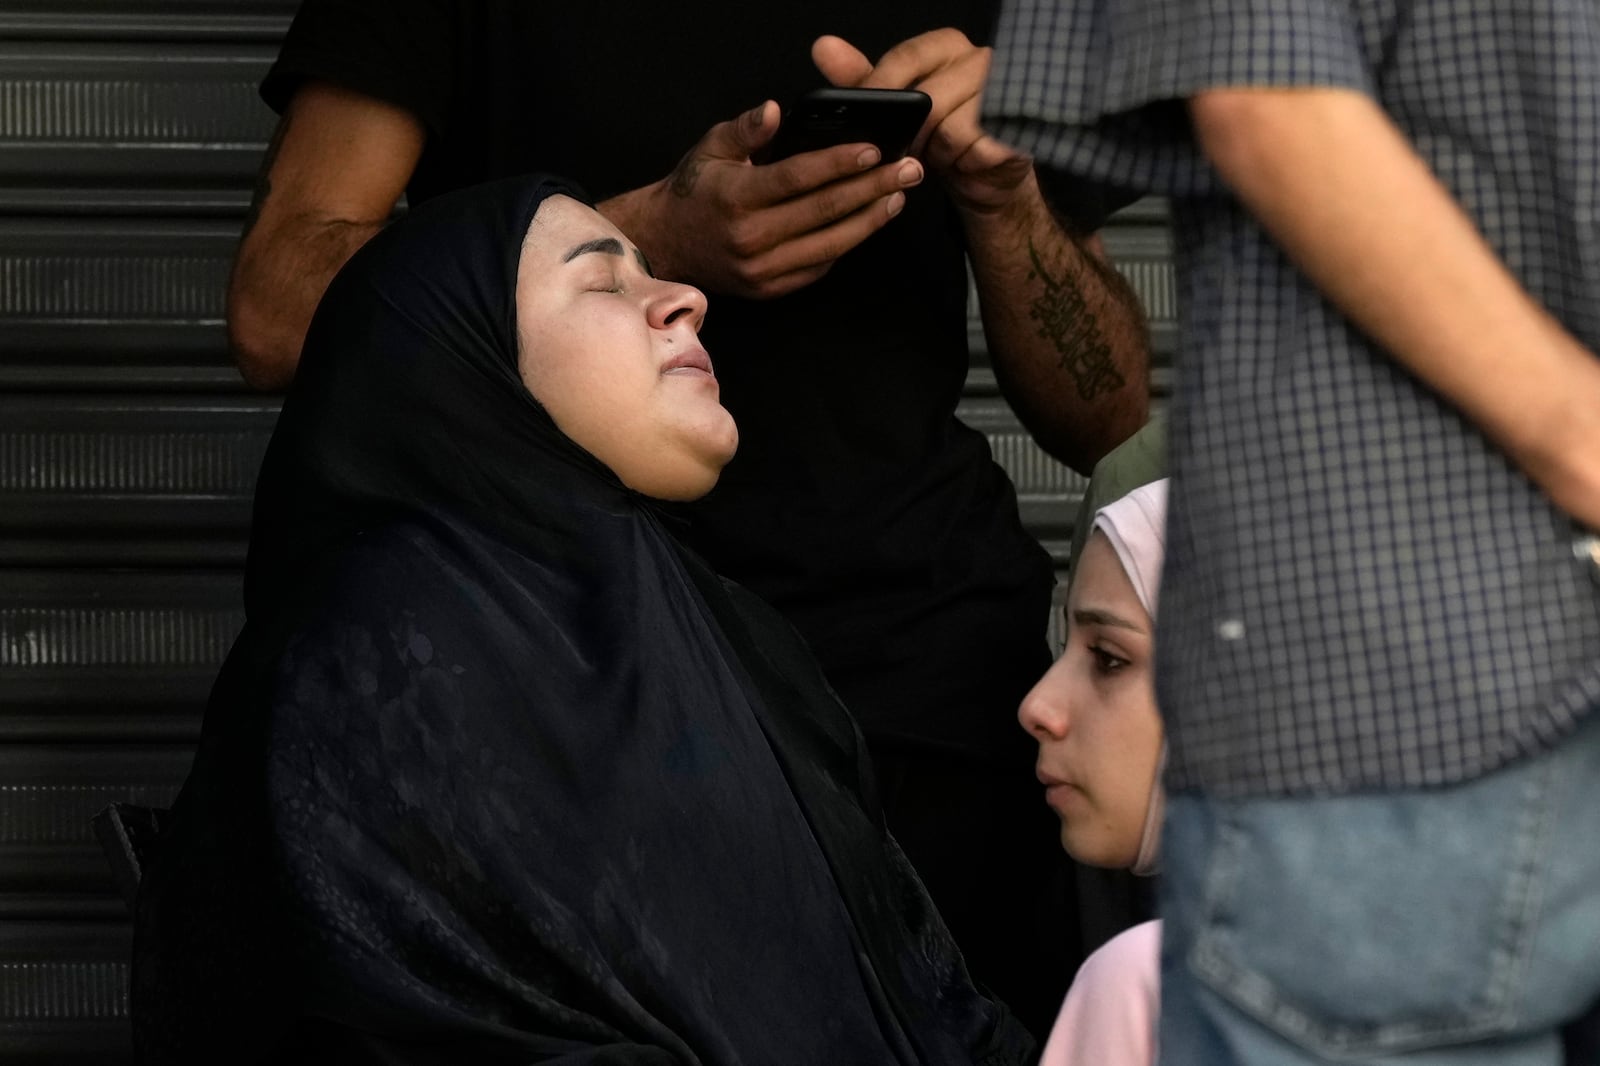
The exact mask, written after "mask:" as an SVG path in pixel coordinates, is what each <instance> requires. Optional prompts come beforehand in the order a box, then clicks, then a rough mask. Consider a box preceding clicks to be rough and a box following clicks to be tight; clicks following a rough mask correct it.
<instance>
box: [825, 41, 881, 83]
mask: <svg viewBox="0 0 1600 1066" xmlns="http://www.w3.org/2000/svg"><path fill="white" fill-rule="evenodd" d="M811 62H812V63H814V64H816V67H817V69H818V70H819V71H821V72H822V76H823V77H824V78H827V79H828V81H829V82H830V83H832V84H834V85H840V86H845V87H853V86H857V85H861V84H862V83H863V82H864V81H865V80H866V79H867V77H868V76H869V75H871V74H872V61H871V60H870V59H868V58H867V57H866V56H865V55H863V54H862V52H861V50H860V49H859V48H857V47H856V46H855V45H853V44H851V43H850V42H849V41H847V40H845V39H844V38H843V37H835V36H833V35H831V34H825V35H823V36H821V37H818V38H817V39H816V40H815V41H813V42H812V44H811Z"/></svg>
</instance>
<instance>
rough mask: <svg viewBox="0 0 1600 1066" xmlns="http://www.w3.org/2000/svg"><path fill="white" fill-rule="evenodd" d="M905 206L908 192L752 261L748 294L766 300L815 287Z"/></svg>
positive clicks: (873, 202) (844, 217)
mask: <svg viewBox="0 0 1600 1066" xmlns="http://www.w3.org/2000/svg"><path fill="white" fill-rule="evenodd" d="M904 207H905V193H903V192H896V193H894V194H892V195H890V196H888V197H886V198H884V199H880V200H874V201H872V202H870V203H868V204H866V205H864V206H862V207H861V208H859V209H857V210H856V211H854V212H851V213H850V214H847V215H845V216H843V217H842V218H839V219H837V220H836V221H834V222H833V223H831V224H829V225H826V226H824V227H822V228H821V229H817V230H813V231H811V232H810V233H806V234H805V235H803V236H800V237H797V238H795V239H793V240H790V241H785V242H784V243H782V244H780V245H778V246H777V247H775V248H772V249H771V250H769V251H768V252H766V253H765V254H764V255H762V256H759V257H757V258H755V259H752V260H749V261H748V262H747V264H746V267H745V271H744V272H745V274H746V278H745V283H746V289H747V291H748V292H749V293H750V295H752V296H755V297H757V298H761V299H766V298H770V297H773V296H781V295H783V294H784V293H787V292H793V291H794V290H795V289H799V288H802V287H803V286H805V285H809V284H811V283H812V282H813V281H816V280H817V279H818V278H820V277H822V275H823V274H826V273H827V272H828V270H829V268H831V267H832V266H833V264H834V262H835V261H836V260H837V259H839V257H841V256H843V255H844V254H845V253H846V252H848V251H850V250H851V249H852V248H854V247H856V246H857V245H858V244H860V243H861V242H862V241H864V240H866V239H867V238H868V237H870V236H872V235H873V234H874V233H876V232H877V231H878V230H880V229H882V228H883V227H884V226H885V225H886V224H887V223H888V222H889V220H890V219H892V218H894V217H895V216H896V215H898V214H899V213H900V211H901V210H902V209H903V208H904Z"/></svg>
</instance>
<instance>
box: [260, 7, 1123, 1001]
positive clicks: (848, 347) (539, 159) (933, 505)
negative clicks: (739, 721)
mask: <svg viewBox="0 0 1600 1066" xmlns="http://www.w3.org/2000/svg"><path fill="white" fill-rule="evenodd" d="M992 17H993V10H992V5H991V4H990V3H988V2H987V0H981V2H980V0H937V2H929V3H926V4H921V5H916V7H915V9H914V11H912V12H911V13H910V14H907V13H904V12H898V11H897V12H892V13H891V12H888V11H883V10H878V9H877V6H876V5H873V4H870V3H862V2H860V0H809V2H805V3H795V4H779V5H776V6H774V5H763V6H761V7H759V8H757V7H755V6H752V5H747V4H739V3H733V2H731V0H708V2H702V3H698V4H688V5H686V4H675V5H666V4H662V5H629V6H628V7H627V8H625V9H620V10H619V9H617V8H615V7H610V6H602V5H571V6H569V7H568V8H566V9H563V10H550V8H549V6H548V5H534V4H528V3H519V2H515V0H475V2H466V0H458V2H451V0H400V2H396V0H385V2H382V3H379V2H378V0H306V2H305V3H304V4H303V6H302V8H301V10H300V12H299V14H298V15H297V17H296V20H295V23H294V26H293V27H292V28H291V30H290V33H289V36H288V38H287V39H286V41H285V43H284V47H283V51H282V53H281V54H280V57H279V60H278V63H277V64H276V65H275V66H274V67H273V69H272V71H271V73H270V74H269V75H268V78H267V80H266V82H265V83H264V84H263V86H262V92H263V95H264V96H265V98H266V99H267V100H268V102H269V103H271V104H272V105H273V106H274V107H275V108H277V109H278V110H279V111H280V112H281V113H282V115H283V119H282V121H281V123H280V125H279V128H278V131H277V134H276V135H275V137H274V140H273V145H272V148H271V150H270V152H269V155H268V158H267V159H266V161H265V162H264V164H263V168H262V179H261V183H260V186H259V189H258V195H257V198H256V203H255V205H254V208H253V211H252V218H251V221H250V223H249V225H248V227H247V230H246V233H245V236H244V240H243V243H242V245H241V248H240V252H239V257H238V260H237V262H236V265H235V271H234V277H233V281H232V284H231V287H230V292H229V329H230V338H231V340H232V343H233V344H234V347H235V351H236V353H237V356H238V358H239V361H240V366H241V370H242V371H243V372H244V374H245V376H246V378H247V379H249V380H250V381H251V382H252V383H254V384H257V385H260V386H264V387H282V386H283V385H285V384H287V382H288V381H289V379H290V378H291V377H292V375H293V368H294V363H295V361H296V359H297V358H298V353H299V346H300V341H301V338H302V337H303V336H304V332H305V327H306V324H307V323H308V322H309V319H310V315H311V311H312V309H313V308H314V307H315V305H316V302H317V300H318V299H319V298H320V296H321V293H322V291H323V288H324V287H325V286H326V284H327V281H328V279H329V278H331V276H332V275H333V273H334V272H335V271H336V270H337V269H338V268H339V266H341V265H342V264H343V262H344V261H345V259H346V258H348V256H349V255H350V254H351V253H352V252H353V251H354V250H355V249H356V248H357V247H359V246H360V245H361V244H362V243H364V242H365V241H366V240H367V239H368V238H369V237H370V236H371V235H372V234H373V233H375V232H376V231H377V230H378V229H379V228H381V226H382V225H383V224H384V221H385V219H386V218H387V217H388V215H389V213H390V211H391V210H392V209H393V206H394V204H395V203H396V201H397V199H398V198H399V196H400V194H401V192H402V191H404V192H406V193H407V194H408V196H409V199H410V200H411V202H413V203H416V202H419V201H421V200H423V199H426V198H427V197H428V196H430V195H433V194H435V193H437V192H440V191H442V190H445V189H449V188H453V187H457V186H460V185H464V184H470V183H473V182H476V181H482V180H487V179H491V178H495V177H499V176H503V175H507V174H512V173H519V172H524V171H529V170H546V171H551V172H555V173H560V174H563V175H566V176H569V177H572V178H574V179H576V180H577V181H579V182H581V183H582V184H583V185H584V186H585V187H586V188H587V189H588V190H589V192H590V193H591V194H593V195H594V196H595V198H596V200H597V202H598V207H599V209H600V211H601V212H602V213H603V214H605V215H607V216H608V217H609V218H611V219H612V220H613V221H614V222H616V223H617V225H618V226H619V227H620V228H621V229H623V231H624V232H626V233H628V234H629V236H630V237H631V238H632V239H633V240H634V241H636V242H637V243H638V245H639V246H640V248H642V249H643V250H644V252H645V253H646V255H647V256H648V257H649V258H650V260H651V263H652V265H653V266H654V268H655V269H656V271H657V272H658V273H660V274H661V275H663V276H669V277H673V278H675V279H679V280H684V281H689V282H692V283H695V284H697V285H699V286H700V287H702V288H704V289H706V290H707V292H708V293H709V294H710V304H711V310H710V315H709V317H708V320H707V325H706V328H705V330H704V331H703V332H702V335H701V336H702V339H703V340H704V342H705V344H706V347H707V349H708V350H709V351H710V352H711V353H712V354H713V356H714V357H715V358H716V360H717V371H718V378H719V380H720V382H721V385H722V396H723V400H724V402H725V403H726V405H727V406H728V407H729V409H730V410H731V411H732V412H733V413H734V415H735V418H736V419H737V421H738V423H739V427H740V436H741V444H740V451H739V454H738V456H737V457H736V458H735V460H734V462H733V463H732V464H731V465H730V466H729V468H728V469H727V471H726V472H725V474H724V477H723V480H722V482H721V483H720V484H719V486H718V488H717V490H716V491H715V492H713V493H712V494H711V496H710V497H708V498H707V499H706V500H704V501H701V502H700V503H698V504H696V505H694V506H693V507H691V508H688V509H687V510H686V512H685V518H686V522H687V525H686V530H687V532H686V534H685V535H686V537H687V539H689V540H690V541H691V543H693V544H694V545H695V546H696V547H697V548H698V549H699V550H700V551H702V552H703V553H704V554H705V555H706V556H707V557H708V558H709V559H710V561H711V562H712V563H713V565H715V566H716V567H717V568H718V569H719V570H721V571H722V572H723V573H725V574H727V575H729V576H730V577H733V578H735V579H736V580H739V581H741V582H742V583H744V584H746V585H748V586H749V587H751V588H753V589H754V590H756V591H757V592H759V593H760V594H761V595H763V596H764V597H766V598H767V599H768V600H770V601H771V602H772V603H774V604H775V605H776V606H777V607H778V608H779V609H780V610H782V611H783V612H784V613H785V614H786V615H787V616H788V617H789V619H790V620H791V621H793V622H794V624H795V625H796V626H797V627H798V628H799V629H800V631H801V632H802V634H803V635H804V636H805V637H806V639H807V641H808V642H809V643H810V645H811V646H812V648H813V650H814V651H815V652H816V654H817V656H818V658H819V660H820V661H821V662H822V665H823V667H824V669H825V671H826V672H827V675H828V677H829V680H830V681H831V682H832V683H833V685H834V686H835V688H836V689H838V691H839V692H840V694H841V696H842V697H843V698H844V700H845V702H846V704H847V705H848V706H849V707H850V708H851V710H852V711H853V712H854V713H855V715H856V716H857V718H858V719H859V720H860V721H861V723H862V727H863V730H864V732H865V733H866V735H867V737H868V739H869V742H870V744H871V746H872V751H873V755H874V759H875V762H876V764H877V768H878V771H879V778H880V784H881V788H882V792H883V798H884V802H885V807H886V809H887V812H888V817H889V822H890V826H891V828H892V829H893V830H894V831H895V833H896V835H897V837H898V838H899V839H900V840H901V842H902V844H903V845H904V847H905V849H906V851H907V853H908V854H909V855H910V856H911V858H912V860H913V862H914V863H915V864H916V865H917V867H918V870H919V872H921V874H922V875H923V877H924V879H925V880H926V881H927V883H928V888H929V890H930V892H931V893H932V895H933V897H934V899H935V901H936V902H937V903H938V904H939V906H940V909H941V911H942V912H943V913H944V914H945V917H946V919H947V920H948V921H949V923H950V925H951V928H952V931H953V932H954V933H955V935H956V938H957V940H958V942H959V943H960V944H961V945H962V947H963V949H964V950H965V951H966V953H967V955H968V959H969V962H970V963H971V965H972V967H973V969H974V971H975V973H976V975H977V976H978V978H979V979H980V980H982V981H985V982H987V983H989V984H991V985H992V986H993V987H994V988H995V990H996V991H997V992H998V993H999V994H1000V995H1001V997H1002V998H1004V999H1006V1000H1007V1001H1008V1002H1009V1003H1011V1004H1012V1006H1013V1007H1014V1008H1016V1009H1017V1010H1018V1012H1019V1014H1021V1015H1022V1017H1023V1019H1024V1021H1026V1022H1027V1023H1029V1024H1030V1025H1031V1026H1032V1027H1034V1028H1035V1029H1036V1030H1037V1031H1041V1032H1042V1031H1043V1029H1044V1028H1046V1027H1048V1024H1049V1021H1050V1018H1051V1016H1052V1015H1053V1011H1054V1008H1055V1006H1056V1005H1057V1004H1058V1003H1059V1001H1060V995H1061V992H1062V990H1063V989H1064V987H1065V984H1066V981H1067V979H1068V978H1069V977H1070V975H1071V973H1072V970H1073V968H1074V967H1075V966H1076V963H1077V961H1078V957H1079V955H1080V945H1078V944H1077V942H1076V937H1075V926H1074V925H1073V922H1072V920H1071V919H1072V916H1071V915H1070V913H1068V912H1067V908H1066V903H1065V901H1057V903H1056V904H1055V905H1054V907H1053V909H1052V908H1050V907H1045V908H1043V909H1041V908H1039V907H1035V906H1033V904H1032V903H1031V902H1030V901H1031V900H1033V898H1034V897H1035V896H1037V895H1039V894H1041V893H1045V892H1047V891H1048V890H1049V884H1050V881H1051V878H1052V877H1053V876H1058V875H1059V873H1060V871H1059V868H1058V866H1057V864H1058V863H1059V861H1060V860H1059V848H1058V846H1057V845H1056V841H1055V832H1054V823H1053V819H1052V818H1051V817H1050V814H1049V811H1048V810H1047V809H1046V808H1045V807H1044V805H1043V803H1042V802H1041V801H1040V797H1039V794H1038V789H1037V786H1036V785H1035V783H1034V782H1033V779H1032V774H1031V770H1030V761H1031V757H1032V756H1031V752H1030V750H1029V745H1028V743H1027V738H1026V737H1025V736H1024V735H1023V734H1022V732H1021V730H1019V729H1018V728H1017V726H1016V722H1015V708H1016V705H1017V702H1018V701H1019V700H1020V698H1021V697H1022V695H1023V693H1025V692H1026V691H1027V689H1028V688H1029V687H1030V685H1031V684H1032V683H1033V681H1034V680H1036V679H1037V677H1038V675H1039V674H1040V673H1042V672H1043V670H1044V668H1045V667H1046V666H1047V665H1048V653H1047V651H1046V647H1045V640H1044V634H1045V625H1046V618H1047V613H1048V605H1049V597H1050V589H1051V584H1052V573H1051V567H1050V563H1049V559H1048V558H1047V557H1046V555H1045V554H1044V553H1043V551H1042V550H1041V549H1040V548H1039V546H1038V545H1037V544H1036V543H1035V542H1034V541H1033V540H1032V539H1031V538H1030V537H1029V536H1028V535H1027V533H1026V531H1025V530H1024V529H1023V528H1022V525H1021V523H1020V521H1019V519H1018V515H1017V509H1016V500H1015V495H1014V493H1013V490H1012V488H1011V486H1010V483H1009V482H1008V481H1007V479H1006V477H1005V475H1004V473H1003V472H1002V471H1001V470H1000V469H999V467H998V466H997V465H996V464H995V463H994V462H993V460H992V458H991V456H990V455H989V452H988V447H987V445H986V443H985V441H984V439H983V438H982V436H981V435H980V434H977V433H975V432H974V431H972V430H971V429H969V428H968V427H966V426H964V425H963V424H962V423H960V422H959V421H958V420H957V419H956V418H955V408H956V404H957V402H958V401H959V399H960V396H961V389H962V383H963V381H964V378H965V375H966V370H967V363H968V352H967V338H966V313H965V300H966V293H967V275H966V270H965V266H964V263H963V253H966V254H967V255H970V258H971V262H972V267H973V276H974V277H975V279H976V281H977V286H978V292H979V296H980V299H981V303H982V312H983V318H984V324H985V332H986V334H987V338H988V347H989V351H990V353H991V358H992V360H993V363H994V367H995V372H996V376H997V378H998V379H999V381H1000V383H1001V385H1002V387H1003V388H1004V389H1005V391H1006V394H1007V396H1008V398H1009V399H1010V401H1011V402H1012V404H1013V406H1014V407H1015V408H1016V409H1017V412H1018V414H1019V416H1020V417H1021V418H1022V419H1023V421H1024V423H1025V424H1026V425H1027V426H1028V428H1029V429H1030V431H1031V432H1033V433H1034V435H1035V436H1036V438H1037V439H1038V440H1039V441H1040V442H1041V444H1042V445H1043V446H1044V447H1045V448H1046V449H1047V450H1049V451H1051V452H1052V454H1055V455H1056V456H1057V457H1058V458H1061V459H1063V460H1064V461H1066V462H1068V463H1069V464H1071V465H1072V466H1074V467H1076V468H1078V469H1081V470H1086V469H1088V468H1089V467H1090V466H1091V465H1092V464H1093V462H1094V460H1095V459H1096V458H1098V457H1099V456H1100V455H1101V454H1103V453H1104V452H1105V451H1107V450H1108V449H1109V448H1110V447H1112V446H1113V445H1115V444H1116V443H1117V442H1118V441H1120V440H1121V439H1123V438H1124V437H1126V436H1127V435H1128V434H1129V433H1131V432H1132V431H1133V430H1134V429H1135V428H1137V426H1138V425H1140V424H1141V423H1142V422H1143V420H1144V415H1145V411H1146V406H1147V345H1146V343H1145V334H1144V330H1143V323H1142V315H1141V313H1140V311H1139V309H1138V306H1137V302H1136V300H1135V299H1134V298H1133V296H1132V294H1131V292H1130V291H1129V290H1128V289H1127V287H1126V285H1125V284H1124V283H1122V281H1121V279H1120V278H1119V277H1118V276H1117V275H1116V273H1115V272H1114V271H1113V270H1111V269H1110V268H1109V267H1108V266H1107V265H1106V264H1105V263H1104V261H1103V258H1102V253H1101V250H1100V248H1099V245H1098V242H1097V241H1096V239H1095V238H1094V237H1093V231H1094V230H1095V229H1096V228H1098V226H1099V224H1100V222H1101V221H1102V219H1103V216H1104V214H1105V211H1106V209H1107V206H1108V205H1106V204H1105V203H1103V202H1102V201H1101V200H1100V198H1099V197H1098V196H1097V195H1095V194H1094V193H1093V192H1092V191H1091V190H1089V189H1075V190H1069V191H1068V192H1067V194H1065V195H1056V196H1052V199H1051V206H1053V207H1054V208H1055V209H1056V211H1054V212H1053V211H1052V209H1051V206H1047V204H1046V201H1045V199H1044V195H1043V193H1042V192H1041V190H1040V187H1039V184H1038V179H1037V178H1036V176H1035V174H1034V172H1033V168H1032V166H1031V164H1030V162H1029V161H1028V160H1026V159H1024V158H1021V157H1019V156H1017V155H1015V154H1014V153H1012V152H1010V151H1009V150H1007V149H1005V148H1004V147H1002V146H1001V145H1000V144H999V143H998V142H995V141H994V140H992V139H990V138H988V137H985V136H984V135H983V134H982V132H981V131H980V130H979V128H978V126H977V121H976V112H977V100H976V93H977V90H978V88H979V87H980V86H981V84H982V81H983V77H984V74H985V72H986V70H987V66H988V52H987V49H983V48H979V47H976V46H974V45H973V44H972V43H971V41H973V40H980V41H981V40H983V39H984V38H985V37H986V36H987V34H988V32H989V28H990V22H991V20H992ZM827 34H838V35H839V36H837V37H832V36H824V35H827ZM808 48H809V49H810V53H809V54H808ZM869 56H878V57H879V59H878V61H877V63H876V64H874V63H873V62H871V61H870V60H869V59H868V57H869ZM819 70H820V71H821V74H819V73H818V71H819ZM824 77H825V78H826V79H827V80H831V81H833V82H835V83H839V84H860V85H883V86H890V87H904V86H911V87H916V88H920V89H922V90H923V91H925V92H927V93H929V94H930V95H931V96H932V97H933V100H934V107H933V113H932V115H931V116H930V118H929V120H928V123H927V125H926V126H925V127H924V137H923V138H920V139H919V143H918V145H917V146H916V147H915V149H914V154H915V156H916V158H911V159H907V160H879V159H876V158H873V157H871V156H866V157H864V156H863V155H862V152H863V149H864V147H865V146H862V145H854V146H838V147H835V148H830V149H825V150H822V151H819V152H813V153H808V154H806V155H802V156H797V157H795V158H793V159H790V160H786V161H783V162H779V163H773V164H770V165H765V166H755V165H752V164H751V162H750V156H751V155H752V154H753V153H755V152H756V151H757V150H758V149H759V148H760V147H761V146H762V145H764V144H765V143H766V142H767V141H768V140H769V139H770V138H771V136H772V135H773V133H774V132H775V130H776V128H777V126H778V124H779V108H778V106H777V105H776V104H775V103H773V102H772V100H773V99H790V98H792V97H794V96H795V95H798V93H799V92H801V91H803V90H804V89H807V88H810V87H813V86H814V85H817V84H821V83H823V81H824ZM762 101H766V102H765V103H762ZM729 116H735V117H731V118H730V117H729ZM686 152H687V154H685V153H686ZM1057 212H1059V217H1058V214H1057Z"/></svg>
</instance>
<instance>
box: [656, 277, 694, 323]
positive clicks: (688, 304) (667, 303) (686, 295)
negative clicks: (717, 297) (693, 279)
mask: <svg viewBox="0 0 1600 1066" xmlns="http://www.w3.org/2000/svg"><path fill="white" fill-rule="evenodd" d="M658 284H659V285H660V287H661V288H660V291H659V292H658V293H657V294H656V296H655V297H654V298H653V299H652V300H651V302H650V324H651V325H652V326H654V327H656V328H657V329H665V328H667V327H668V326H672V325H676V324H678V323H679V322H687V323H688V326H689V328H690V329H692V330H694V331H695V332H696V333H699V332H700V326H701V324H702V323H703V322H705V320H706V294H705V293H703V292H701V291H700V290H699V289H697V288H695V287H694V286H693V285H683V284H680V283H678V282H676V281H663V282H658Z"/></svg>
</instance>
